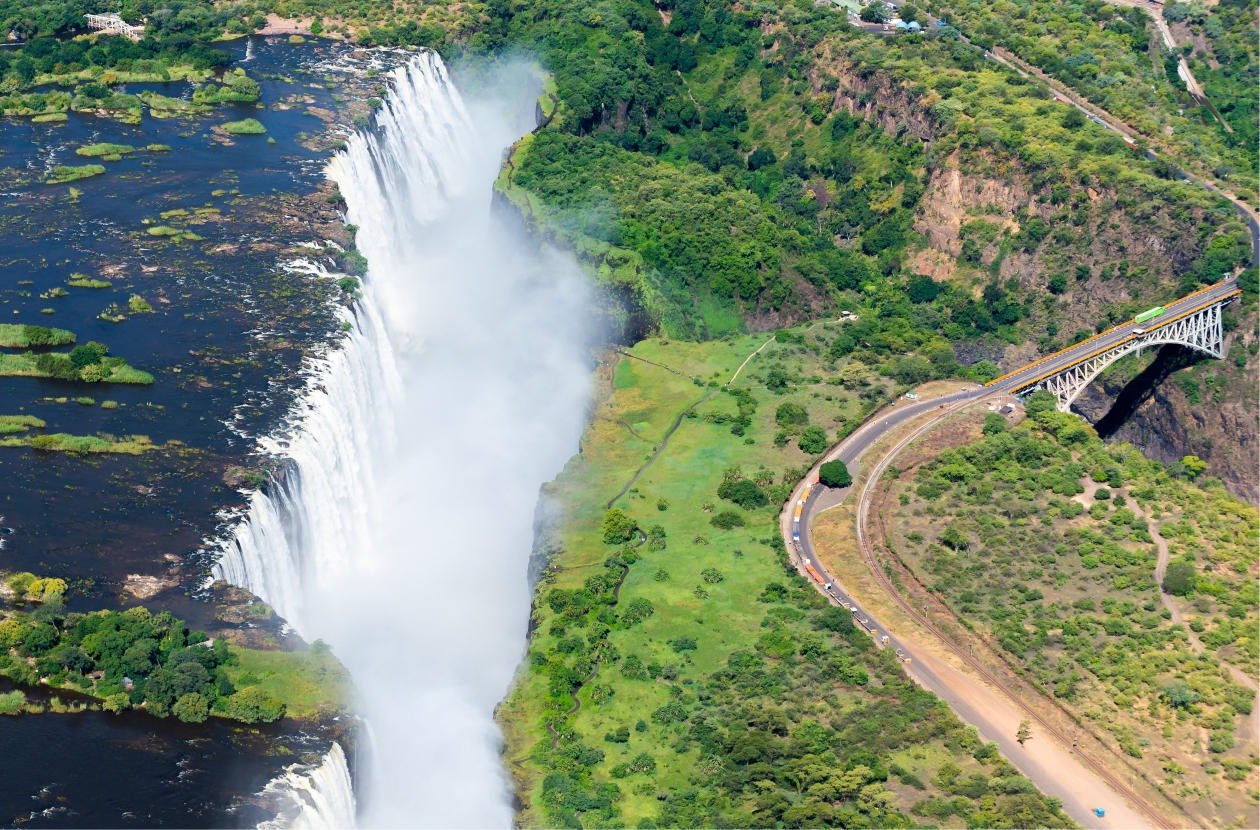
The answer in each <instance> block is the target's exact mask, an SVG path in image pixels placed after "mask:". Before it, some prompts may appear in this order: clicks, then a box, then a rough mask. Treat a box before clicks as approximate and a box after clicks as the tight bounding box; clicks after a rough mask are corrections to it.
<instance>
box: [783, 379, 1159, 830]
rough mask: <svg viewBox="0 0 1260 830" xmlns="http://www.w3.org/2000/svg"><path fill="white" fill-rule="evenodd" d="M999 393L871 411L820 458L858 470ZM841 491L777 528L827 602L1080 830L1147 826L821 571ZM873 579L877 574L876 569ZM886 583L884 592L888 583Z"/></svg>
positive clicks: (1008, 706)
mask: <svg viewBox="0 0 1260 830" xmlns="http://www.w3.org/2000/svg"><path fill="white" fill-rule="evenodd" d="M1000 394H1001V392H1000V390H992V389H984V388H983V387H978V386H976V385H975V384H966V385H965V386H963V387H961V388H960V389H959V391H957V392H953V393H950V394H948V395H945V396H942V397H938V398H933V399H930V400H923V401H917V402H913V403H911V402H903V403H902V405H899V406H895V407H893V408H887V409H885V410H882V411H880V412H877V413H876V414H875V416H873V417H872V418H870V419H869V420H868V421H867V423H866V424H864V425H863V426H862V427H861V428H860V429H859V430H858V431H857V432H855V433H854V434H853V435H851V436H849V438H848V439H846V440H845V441H844V442H842V443H841V444H840V446H839V447H837V448H836V449H834V450H832V451H831V452H830V453H828V454H827V455H826V456H825V457H824V459H823V460H825V461H830V460H834V459H836V458H839V459H841V460H843V461H844V462H845V464H846V465H847V466H848V467H849V469H850V471H851V472H858V464H859V460H860V458H861V456H862V455H863V453H865V452H866V451H867V450H869V449H870V448H871V447H872V446H873V445H874V444H875V443H876V442H878V441H879V440H880V439H881V438H883V437H884V436H886V435H888V434H889V433H890V432H892V431H893V430H896V429H897V428H898V427H900V426H902V425H905V424H906V423H907V422H909V421H911V420H913V419H915V418H919V417H921V416H925V415H931V414H936V415H937V416H938V417H935V418H929V419H928V421H927V423H926V424H923V425H920V426H919V427H918V428H917V429H915V430H914V431H913V432H912V433H911V435H910V436H909V437H908V438H905V439H903V440H902V442H901V443H900V444H899V446H898V447H897V448H895V449H899V448H900V447H901V446H904V445H905V444H906V443H908V442H909V440H910V439H911V438H913V437H915V436H917V435H918V434H920V433H922V432H923V431H925V430H926V429H927V428H928V427H929V426H931V425H934V424H936V423H938V422H939V420H940V419H941V418H943V417H945V416H946V415H948V414H950V413H952V412H956V411H958V410H960V409H963V408H966V407H967V406H969V405H970V404H972V403H975V402H977V401H980V400H983V399H986V398H991V397H994V396H996V395H1000ZM888 460H890V459H888V458H887V457H886V458H885V459H881V461H880V462H879V463H877V465H876V467H875V469H874V470H873V471H872V472H871V475H872V476H873V477H876V478H877V477H878V476H879V475H880V474H881V472H882V470H883V469H884V468H885V467H886V464H887V462H888ZM820 463H821V462H820ZM817 480H818V473H817V467H815V468H814V469H813V470H811V471H810V473H809V475H807V476H806V478H805V480H804V481H802V482H801V484H800V485H798V487H797V490H796V491H795V492H794V493H793V496H792V499H791V501H789V505H794V504H795V503H796V502H797V501H798V500H799V499H800V498H801V494H802V492H803V490H804V487H805V485H806V484H807V483H810V484H814V485H816V483H817ZM846 495H847V491H844V492H840V493H837V492H836V491H834V490H830V489H828V488H825V487H818V486H813V487H811V490H810V494H809V497H808V500H807V501H806V504H805V506H804V509H803V510H802V515H801V520H800V524H799V528H800V532H799V541H795V540H794V539H793V528H794V525H793V522H792V513H793V511H792V510H790V509H788V510H784V511H783V513H782V515H781V519H780V527H781V530H782V532H783V535H784V539H785V542H786V543H787V544H788V546H789V550H790V551H792V552H793V554H794V555H795V557H796V558H797V559H799V560H802V561H808V562H809V563H810V565H811V566H812V567H813V568H814V569H815V570H816V571H817V572H818V573H820V574H822V575H823V578H824V579H825V580H828V581H827V582H826V584H825V585H824V586H819V587H820V589H821V590H823V592H824V593H825V594H827V595H828V596H829V597H830V598H831V599H832V601H833V602H836V603H838V604H840V605H842V606H844V607H847V608H850V609H852V610H853V617H854V621H855V622H856V623H858V624H859V625H861V626H862V627H863V628H865V629H866V630H867V631H869V632H871V633H872V634H873V635H874V637H875V639H876V642H877V644H879V645H881V646H886V647H888V648H893V649H896V650H897V653H898V655H899V656H900V657H902V659H903V660H904V659H907V658H909V659H910V660H911V662H910V663H908V664H907V665H906V671H907V673H909V674H910V675H911V676H912V677H913V678H914V679H915V680H916V681H917V682H918V683H919V684H920V685H922V686H923V687H924V688H926V689H929V690H930V691H932V692H934V693H935V694H936V695H938V696H939V697H940V698H941V699H943V700H944V701H945V702H946V703H947V704H948V705H949V706H950V708H951V709H953V711H954V712H956V713H957V714H958V715H959V716H960V717H961V718H962V719H963V720H964V721H965V722H967V723H970V724H972V725H973V726H975V727H976V728H977V729H979V730H980V733H981V735H982V736H983V737H984V738H985V739H986V740H993V741H997V742H998V745H999V747H1000V748H1001V750H1002V753H1003V755H1005V756H1006V757H1007V758H1008V759H1010V760H1011V762H1012V763H1014V764H1015V765H1016V767H1017V768H1018V769H1019V770H1020V771H1021V772H1022V773H1023V774H1024V775H1026V776H1027V777H1028V778H1030V779H1031V780H1032V781H1033V782H1034V783H1035V784H1036V785H1037V786H1038V788H1039V789H1041V791H1042V792H1045V793H1047V794H1048V795H1052V796H1055V797H1057V798H1059V799H1061V800H1062V802H1063V805H1064V810H1065V811H1066V812H1067V813H1068V815H1069V816H1071V817H1072V818H1073V819H1074V820H1075V821H1077V822H1078V823H1080V824H1081V825H1082V826H1084V827H1086V828H1138V827H1150V826H1151V824H1150V822H1149V820H1148V819H1146V818H1145V817H1144V816H1143V815H1142V814H1141V813H1139V812H1138V811H1137V810H1135V809H1134V808H1133V807H1131V806H1130V805H1129V804H1127V803H1126V802H1125V800H1124V799H1123V798H1122V797H1121V796H1119V795H1118V794H1116V793H1115V792H1113V791H1112V789H1110V788H1109V787H1108V786H1107V784H1105V783H1104V782H1103V780H1102V779H1101V777H1099V776H1098V775H1096V774H1095V773H1094V772H1093V771H1091V770H1090V769H1087V768H1086V766H1085V765H1084V764H1083V762H1082V760H1081V758H1080V757H1079V756H1077V755H1075V754H1073V753H1071V752H1069V750H1068V748H1067V746H1066V745H1065V744H1063V743H1059V742H1056V741H1054V740H1052V739H1051V738H1050V737H1049V736H1048V735H1044V734H1043V736H1042V740H1041V741H1040V742H1037V741H1033V742H1030V743H1029V744H1028V745H1027V746H1020V745H1019V744H1018V743H1017V742H1016V741H1015V740H1014V738H1013V736H1014V734H1015V731H1016V729H1017V728H1018V724H1019V721H1020V720H1021V719H1022V718H1024V717H1026V716H1027V713H1025V712H1023V711H1021V710H1020V709H1019V708H1018V707H1017V706H1015V705H1013V704H1012V703H1011V701H1010V700H1009V699H1007V698H1006V697H1005V696H1004V695H1003V694H1002V693H1001V692H999V691H997V690H995V689H992V688H990V687H988V686H986V685H985V684H983V683H981V682H979V681H978V680H976V679H975V678H974V677H972V676H970V675H967V674H964V673H963V672H961V671H959V670H958V669H956V668H954V667H953V666H951V665H949V664H948V663H946V662H944V661H943V660H941V659H940V658H938V657H937V656H936V655H934V654H933V653H932V652H930V651H928V650H926V649H924V648H922V647H920V646H919V645H918V644H916V643H914V642H912V641H908V640H905V639H902V638H899V637H897V636H896V635H894V634H893V633H892V632H891V631H889V630H888V629H887V628H886V627H885V626H884V624H883V623H881V622H880V621H879V620H878V619H876V618H875V617H874V616H873V615H872V614H871V613H870V612H869V611H867V610H866V609H864V608H862V607H861V606H860V604H859V603H858V602H857V600H856V598H855V597H853V595H852V594H851V593H849V592H848V590H847V589H846V588H845V586H843V585H841V584H840V583H838V582H836V581H834V580H833V579H832V577H830V576H829V575H827V571H826V570H825V569H824V567H823V565H822V562H821V560H820V559H819V558H818V554H817V552H816V551H815V549H814V546H813V541H812V535H811V526H812V519H813V516H814V514H815V512H817V511H818V510H819V509H826V508H828V507H830V506H833V505H835V504H838V503H839V502H840V501H841V499H842V498H843V497H844V496H846ZM865 495H866V494H864V498H863V501H862V504H861V505H860V506H859V510H860V511H863V512H864V511H865V510H866V509H867V506H868V505H867V501H866V498H865ZM861 525H862V523H861V522H860V521H859V534H861V532H862V528H861ZM877 576H880V575H879V574H877ZM885 588H886V590H887V589H888V588H889V586H885ZM1099 806H1101V807H1104V808H1105V809H1106V811H1107V814H1106V817H1101V818H1100V817H1098V816H1096V815H1095V814H1094V812H1093V808H1094V807H1099Z"/></svg>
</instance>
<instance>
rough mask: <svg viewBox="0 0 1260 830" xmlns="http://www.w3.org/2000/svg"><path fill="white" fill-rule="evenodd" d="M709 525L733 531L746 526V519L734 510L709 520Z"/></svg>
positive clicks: (723, 512)
mask: <svg viewBox="0 0 1260 830" xmlns="http://www.w3.org/2000/svg"><path fill="white" fill-rule="evenodd" d="M709 524H711V525H713V526H714V527H716V528H720V529H722V530H732V529H734V528H737V527H743V526H744V517H743V516H741V515H739V514H738V513H736V512H735V511H734V510H723V511H722V512H721V513H718V514H717V515H715V516H714V517H713V518H711V519H709Z"/></svg>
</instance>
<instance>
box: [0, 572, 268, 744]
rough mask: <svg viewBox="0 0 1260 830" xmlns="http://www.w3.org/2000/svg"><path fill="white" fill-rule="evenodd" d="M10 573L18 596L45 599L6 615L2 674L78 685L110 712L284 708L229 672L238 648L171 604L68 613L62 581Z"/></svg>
mask: <svg viewBox="0 0 1260 830" xmlns="http://www.w3.org/2000/svg"><path fill="white" fill-rule="evenodd" d="M6 581H7V583H8V585H9V587H10V588H11V589H12V590H13V591H14V595H15V599H16V600H17V601H19V602H20V601H23V600H25V601H26V602H32V601H36V602H38V607H36V608H35V609H34V610H33V611H31V612H30V613H27V612H25V611H14V612H11V613H8V614H6V616H5V619H3V621H0V647H3V651H0V672H2V673H3V674H6V675H8V676H9V677H10V678H12V679H14V680H16V681H17V682H19V683H23V684H26V685H30V686H34V685H37V684H39V683H47V684H48V685H50V686H52V687H53V688H62V687H64V688H70V689H76V690H78V691H81V692H84V693H86V694H90V695H93V696H95V697H98V698H101V699H102V706H103V707H104V708H105V709H106V710H107V711H111V712H119V711H122V710H123V709H127V708H131V707H136V708H143V709H144V710H145V711H147V712H148V713H149V714H151V715H156V716H157V717H166V716H167V715H171V714H173V715H175V716H176V717H177V718H179V719H180V720H184V721H193V722H200V721H204V720H206V718H208V717H209V716H211V715H217V716H220V717H228V718H234V719H236V720H241V721H244V722H246V723H256V722H258V721H264V722H270V721H274V720H278V719H279V718H282V717H284V715H285V702H284V701H283V700H279V699H277V698H275V697H272V696H271V695H270V694H268V693H267V692H266V691H264V690H263V689H261V688H259V686H258V685H248V684H241V685H239V686H238V685H237V684H234V683H233V681H232V680H231V679H230V678H229V667H230V666H232V664H233V663H235V662H236V660H238V659H239V657H238V656H237V655H238V653H239V652H238V650H235V649H229V647H228V644H227V642H226V641H225V640H222V639H220V640H216V641H214V643H213V645H211V644H210V643H209V642H207V638H206V635H205V633H204V632H201V631H189V630H188V628H187V627H186V626H185V625H184V623H183V622H181V621H180V620H178V619H176V618H175V617H174V616H172V615H171V614H170V612H167V611H164V612H162V613H160V614H157V615H153V614H150V613H149V612H148V611H147V610H145V609H144V608H142V607H140V608H131V609H128V610H127V611H123V612H118V611H97V612H95V613H93V614H78V613H69V612H67V611H66V609H65V604H64V603H63V602H62V600H61V596H62V594H63V593H64V591H65V588H66V584H65V582H63V581H62V580H60V579H48V580H45V579H36V578H35V577H34V576H33V575H32V574H29V573H22V574H15V575H12V576H10V577H9V578H8V579H7V580H6ZM31 658H33V661H34V664H33V665H32V663H31ZM238 677H239V675H238ZM245 679H246V680H249V679H252V678H249V677H247V678H245Z"/></svg>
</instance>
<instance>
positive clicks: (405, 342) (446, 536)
mask: <svg viewBox="0 0 1260 830" xmlns="http://www.w3.org/2000/svg"><path fill="white" fill-rule="evenodd" d="M514 70H519V71H513V73H512V74H507V73H505V75H504V76H503V77H504V78H507V79H508V80H509V81H510V83H507V85H506V87H505V86H504V84H499V86H498V87H496V88H495V90H494V91H495V92H497V93H498V97H497V98H496V99H494V100H487V101H476V100H470V101H468V102H465V101H464V100H463V99H462V98H461V95H460V93H459V91H458V90H457V89H456V87H455V85H454V84H453V83H452V81H451V79H450V77H449V76H448V74H447V70H446V67H445V66H444V65H443V64H442V61H441V59H440V58H439V57H438V56H437V55H436V54H433V53H423V54H421V55H418V56H417V57H416V58H415V59H414V60H413V61H412V62H411V63H410V64H408V65H407V66H406V67H403V68H400V69H398V70H395V71H394V72H393V73H392V75H391V84H392V91H391V93H390V95H389V96H388V98H387V99H386V102H385V105H384V107H383V108H382V109H380V110H379V111H378V112H377V114H376V116H375V123H374V124H373V125H372V127H371V128H370V129H369V130H367V131H365V132H362V133H360V134H358V135H356V136H355V137H354V138H353V139H352V140H351V141H350V143H349V146H348V147H347V149H346V150H345V152H343V153H342V154H340V155H339V156H337V157H336V159H335V160H334V161H333V163H332V164H331V165H330V167H329V170H328V175H329V176H330V178H332V179H334V180H335V181H336V182H337V183H338V185H339V186H340V188H341V193H342V195H343V196H344V198H345V200H346V204H347V205H348V216H347V220H348V221H349V222H352V223H354V224H355V225H356V226H358V228H359V230H358V232H357V240H356V247H357V248H358V250H359V251H360V252H361V253H362V254H363V255H364V256H366V258H367V260H368V272H367V275H366V277H365V279H364V282H363V287H362V297H361V299H360V300H359V301H358V302H357V303H356V305H355V310H354V315H353V317H352V318H348V322H350V323H351V326H350V327H349V331H348V333H347V335H346V340H345V342H344V344H343V347H342V348H340V349H336V350H333V351H331V352H330V353H329V354H328V356H327V357H326V358H324V359H323V360H322V362H320V363H319V364H318V365H317V366H316V367H315V371H314V372H313V373H312V377H311V379H310V382H309V387H308V390H307V393H306V395H305V397H304V400H303V402H302V404H301V405H300V407H299V410H298V411H297V412H296V413H294V417H293V419H292V423H291V424H290V426H289V428H288V430H287V431H286V433H285V434H284V435H283V436H277V437H276V438H274V439H271V440H264V441H262V442H261V444H262V449H263V450H265V451H268V452H270V453H271V454H272V455H273V456H274V457H276V458H277V459H278V460H279V462H280V463H279V472H278V473H277V474H276V475H274V476H273V479H272V481H271V482H270V484H269V486H268V487H267V488H266V489H265V492H257V493H255V494H253V496H252V497H251V504H250V510H249V513H248V515H247V516H246V517H245V519H244V520H243V521H242V522H241V524H240V525H239V526H238V527H237V530H236V532H235V535H234V537H233V538H232V539H231V541H230V542H229V543H228V544H226V545H225V546H224V550H223V551H222V554H221V556H220V559H219V562H218V564H217V565H216V567H215V576H216V577H217V578H222V579H226V580H227V581H229V582H231V583H233V584H236V585H239V586H241V587H244V588H246V589H248V590H249V591H251V592H253V593H254V594H257V595H258V596H259V597H261V598H263V599H264V600H265V601H266V602H268V603H269V604H271V605H272V606H273V607H274V608H275V610H276V611H277V612H278V613H279V614H280V615H281V616H283V617H284V618H285V619H287V620H288V621H289V622H290V623H292V624H293V625H294V627H295V628H296V629H297V630H298V632H299V633H300V634H301V635H302V637H303V638H305V639H306V640H307V641H313V640H314V639H316V638H320V639H323V640H324V641H325V642H327V643H328V644H329V645H330V646H331V647H332V648H333V649H334V650H335V651H336V652H337V654H338V656H339V657H340V658H341V659H342V661H343V662H344V663H345V664H346V666H347V667H348V668H349V669H350V671H351V673H352V675H353V676H354V678H355V682H356V685H357V686H358V688H359V690H360V692H361V694H362V708H363V711H364V712H365V713H366V714H367V716H368V717H370V718H371V720H372V722H373V723H374V724H375V726H376V733H377V735H378V736H379V738H378V740H377V742H376V747H375V753H374V757H376V758H378V759H379V762H377V761H374V763H373V769H372V771H371V775H370V776H369V779H370V780H369V784H370V786H371V787H372V794H371V796H370V797H369V796H363V801H364V803H365V804H366V805H368V806H367V808H366V810H367V812H368V814H369V817H368V819H367V820H369V821H373V822H375V823H382V824H394V825H407V826H506V825H508V824H510V822H511V817H512V808H511V802H510V787H509V784H508V780H507V778H506V776H505V774H504V772H503V769H502V765H501V763H500V760H499V757H498V753H499V745H500V743H501V736H500V735H499V732H498V729H497V727H496V726H495V724H494V721H493V709H494V706H495V705H496V704H497V703H498V702H499V701H500V700H501V699H502V697H503V695H504V693H505V691H506V688H507V686H508V684H509V682H510V681H511V677H512V674H513V671H514V670H515V667H516V666H517V664H518V663H519V661H520V659H521V656H522V654H523V651H524V642H525V640H524V637H525V629H526V625H527V622H528V616H529V601H530V594H529V587H528V582H527V574H526V570H527V566H528V560H529V554H530V544H531V539H532V529H533V514H534V506H535V503H536V501H537V498H538V489H539V487H540V485H541V484H542V483H543V482H545V481H547V480H549V479H550V478H552V477H553V476H554V475H555V474H556V473H557V472H558V471H559V469H560V467H561V466H562V465H563V464H564V462H565V460H566V459H568V458H569V457H570V456H571V455H572V454H573V453H574V452H575V451H576V449H577V441H578V437H579V436H580V433H581V425H582V419H583V414H584V411H585V405H586V400H587V395H588V391H589V373H590V368H591V366H590V364H589V361H590V357H589V355H590V348H589V347H590V344H591V323H590V320H591V314H590V299H589V298H590V291H589V287H588V285H587V284H586V282H585V281H584V280H583V279H582V278H581V275H580V273H579V272H578V270H577V268H576V266H575V264H574V263H573V262H572V260H571V259H566V258H564V257H561V256H559V255H555V254H547V253H544V254H540V253H539V252H538V251H537V250H536V249H530V247H529V246H528V245H527V244H524V240H523V238H522V237H521V235H520V234H519V233H518V232H517V231H516V230H515V229H513V228H511V227H509V226H508V225H507V224H506V223H503V222H501V221H499V220H498V219H496V218H495V217H494V216H493V215H492V211H491V194H492V184H493V181H494V179H495V176H496V175H497V173H498V168H499V164H500V160H501V158H502V153H503V149H504V148H505V147H506V146H507V145H508V144H510V143H511V142H512V141H514V140H515V139H517V138H518V137H519V136H520V135H522V134H523V133H524V132H526V131H528V130H529V129H530V128H532V127H533V125H534V121H533V111H534V100H533V99H534V96H536V95H537V89H536V88H535V89H532V90H530V89H526V88H525V87H524V86H523V85H522V83H523V81H522V79H524V78H528V77H529V76H528V71H527V68H526V67H523V66H521V67H515V68H514ZM535 86H536V84H535ZM505 89H506V92H505Z"/></svg>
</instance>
